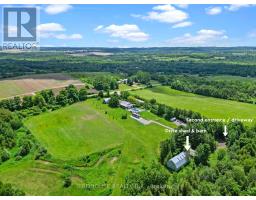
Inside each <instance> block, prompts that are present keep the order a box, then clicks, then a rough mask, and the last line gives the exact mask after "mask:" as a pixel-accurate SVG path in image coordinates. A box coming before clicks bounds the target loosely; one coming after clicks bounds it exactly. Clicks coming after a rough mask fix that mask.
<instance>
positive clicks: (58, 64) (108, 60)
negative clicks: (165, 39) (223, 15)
mask: <svg viewBox="0 0 256 200" xmlns="http://www.w3.org/2000/svg"><path fill="white" fill-rule="evenodd" d="M91 51H97V52H98V51H100V52H110V53H112V54H111V55H109V56H96V55H86V54H85V55H84V54H83V53H86V52H91ZM70 52H72V54H71V53H70ZM81 52H82V53H81ZM245 52H246V53H245ZM76 54H78V56H74V55H76ZM0 55H1V59H0V66H1V68H0V77H1V78H7V77H13V76H18V75H24V74H31V73H32V74H33V73H50V72H89V71H97V72H99V71H107V72H115V73H120V72H121V73H126V74H129V75H131V74H133V73H135V72H136V71H138V70H142V71H146V72H150V73H165V74H180V73H182V74H187V73H189V74H201V75H214V74H226V75H238V76H244V77H247V76H251V77H255V76H256V67H255V66H256V65H255V60H256V59H255V58H256V57H255V49H253V48H252V49H251V48H226V49H225V48H219V49H218V48H212V49H211V48H187V49H186V48H162V49H160V48H149V49H147V48H145V49H119V50H118V49H104V48H101V49H95V48H92V49H86V48H85V49H77V50H76V49H58V50H56V49H52V50H48V51H41V52H33V53H16V54H15V57H14V56H13V53H1V54H0Z"/></svg>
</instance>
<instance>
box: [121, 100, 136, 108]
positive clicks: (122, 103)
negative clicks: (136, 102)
mask: <svg viewBox="0 0 256 200" xmlns="http://www.w3.org/2000/svg"><path fill="white" fill-rule="evenodd" d="M119 104H120V107H121V108H124V109H131V108H132V107H133V104H131V103H130V102H128V101H119Z"/></svg>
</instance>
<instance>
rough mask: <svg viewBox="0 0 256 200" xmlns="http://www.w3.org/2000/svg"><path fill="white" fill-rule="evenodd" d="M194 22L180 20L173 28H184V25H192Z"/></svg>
mask: <svg viewBox="0 0 256 200" xmlns="http://www.w3.org/2000/svg"><path fill="white" fill-rule="evenodd" d="M192 24H193V23H192V22H189V21H185V22H180V23H178V24H174V25H173V26H172V28H183V27H187V26H191V25H192Z"/></svg>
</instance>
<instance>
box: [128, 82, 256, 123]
mask: <svg viewBox="0 0 256 200" xmlns="http://www.w3.org/2000/svg"><path fill="white" fill-rule="evenodd" d="M132 94H136V95H138V96H140V97H142V98H145V99H152V98H155V99H156V100H157V102H159V103H162V104H166V105H169V106H172V107H175V108H181V109H188V110H193V111H197V112H199V113H201V114H202V115H204V116H206V117H210V118H223V119H228V118H245V119H248V118H253V119H255V118H256V116H255V113H256V105H253V104H247V103H240V102H236V101H230V100H223V99H218V98H212V97H206V96H200V95H196V94H192V93H187V92H182V91H178V90H173V89H171V88H169V87H166V86H159V87H154V88H150V89H144V90H137V91H133V92H132Z"/></svg>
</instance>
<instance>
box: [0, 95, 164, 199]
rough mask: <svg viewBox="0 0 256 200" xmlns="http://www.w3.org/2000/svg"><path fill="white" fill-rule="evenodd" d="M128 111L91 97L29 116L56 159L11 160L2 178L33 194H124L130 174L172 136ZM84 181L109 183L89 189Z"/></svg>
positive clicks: (33, 129) (0, 168)
mask: <svg viewBox="0 0 256 200" xmlns="http://www.w3.org/2000/svg"><path fill="white" fill-rule="evenodd" d="M126 112H127V111H125V110H123V109H121V108H118V109H111V108H109V107H108V106H107V105H104V104H102V101H97V100H95V99H90V100H88V101H86V102H82V103H77V104H74V105H71V106H69V107H66V108H63V109H60V110H57V111H54V112H51V113H45V114H42V115H39V116H35V117H32V118H30V119H28V120H26V121H25V125H26V126H27V127H28V128H29V129H30V130H31V132H32V133H33V135H34V136H35V137H36V138H37V139H38V141H39V142H40V143H41V144H42V145H44V146H45V147H46V148H47V149H48V152H49V153H50V154H51V155H52V158H51V159H50V160H48V161H40V160H39V161H35V160H33V158H29V157H27V158H25V159H23V160H21V161H15V160H13V159H11V160H9V161H7V162H5V163H3V164H2V165H1V166H0V172H1V180H3V181H6V182H7V181H8V182H10V183H12V184H14V185H17V186H18V187H19V188H21V189H23V190H24V191H25V192H26V194H30V195H120V194H121V190H120V184H122V183H123V181H124V177H125V175H126V174H127V173H128V172H130V170H131V169H133V168H138V167H139V166H141V165H143V164H150V163H151V162H152V161H153V160H155V161H156V160H157V159H158V156H159V155H158V154H159V144H160V141H163V140H165V139H166V138H168V137H169V134H168V133H166V132H165V129H164V128H163V127H161V126H159V125H156V124H150V125H147V126H145V125H142V124H140V123H139V122H137V121H135V120H133V119H132V118H130V117H129V116H128V118H127V119H121V116H122V115H123V114H124V113H126ZM155 119H156V120H158V119H157V118H155ZM86 155H89V156H90V162H89V163H87V164H85V163H84V162H82V161H81V157H84V156H86ZM66 166H72V168H71V169H72V170H70V167H69V168H67V167H66ZM65 174H69V175H70V176H71V178H72V186H71V187H70V188H66V189H64V188H63V186H62V184H63V176H64V175H65ZM46 182H47V183H46ZM48 183H49V184H48ZM85 184H89V185H90V184H91V185H104V184H108V186H107V187H99V188H97V187H96V188H93V189H86V188H84V185H85ZM113 184H114V185H115V187H112V185H113Z"/></svg>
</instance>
